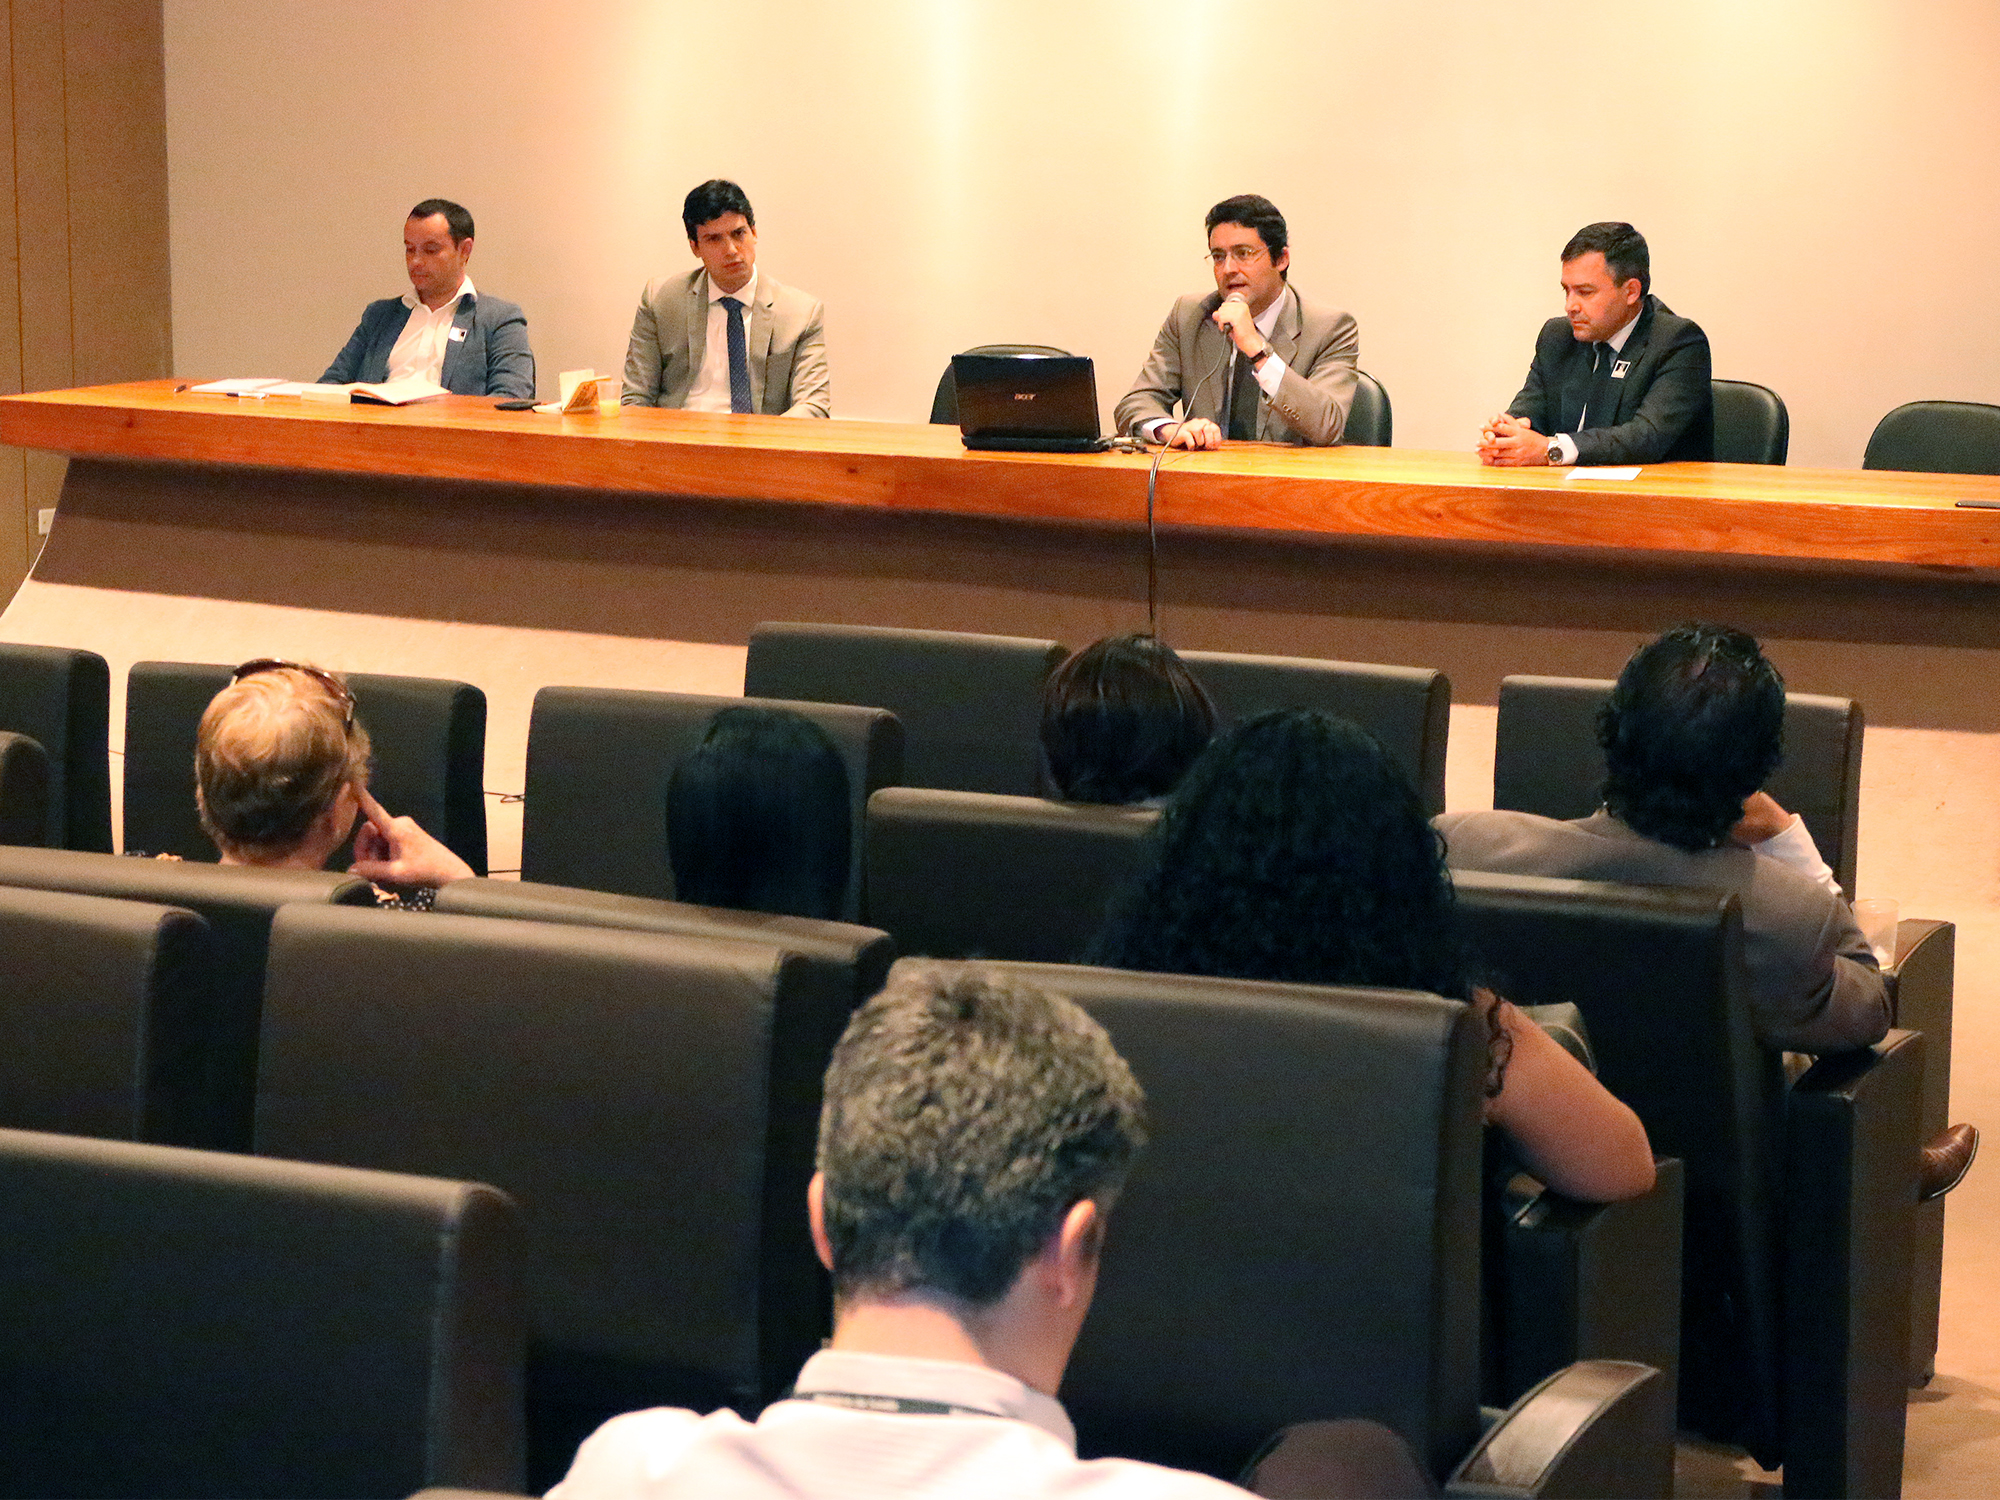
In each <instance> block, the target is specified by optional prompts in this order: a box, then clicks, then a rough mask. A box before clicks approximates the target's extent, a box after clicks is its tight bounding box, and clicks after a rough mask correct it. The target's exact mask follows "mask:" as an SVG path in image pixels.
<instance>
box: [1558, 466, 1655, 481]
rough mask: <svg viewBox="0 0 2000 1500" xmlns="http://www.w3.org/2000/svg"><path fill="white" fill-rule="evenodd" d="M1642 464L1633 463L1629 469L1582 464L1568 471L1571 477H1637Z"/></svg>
mask: <svg viewBox="0 0 2000 1500" xmlns="http://www.w3.org/2000/svg"><path fill="white" fill-rule="evenodd" d="M1643 467H1644V465H1642V464H1634V465H1632V467H1631V468H1629V469H1607V468H1603V467H1601V466H1596V465H1591V464H1583V465H1580V466H1579V467H1577V468H1574V469H1571V470H1570V471H1569V476H1568V477H1569V478H1571V479H1637V478H1638V477H1639V470H1640V469H1641V468H1643Z"/></svg>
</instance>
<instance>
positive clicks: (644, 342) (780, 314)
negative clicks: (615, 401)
mask: <svg viewBox="0 0 2000 1500" xmlns="http://www.w3.org/2000/svg"><path fill="white" fill-rule="evenodd" d="M708 291H709V285H708V273H707V272H706V271H702V270H696V271H691V272H689V273H687V274H686V275H683V276H663V277H661V278H660V279H659V280H658V281H655V282H652V283H650V284H649V285H648V286H647V287H646V295H645V296H643V297H641V298H640V299H639V311H638V312H637V313H636V314H635V315H634V316H633V319H632V340H631V342H630V343H628V344H627V345H626V346H625V396H624V403H625V405H627V406H672V407H680V406H685V405H687V398H688V392H689V391H690V390H692V389H693V388H694V382H695V377H696V376H697V375H699V374H700V373H701V362H702V357H703V356H704V355H705V354H706V353H707V352H708V300H709V299H708ZM825 324H826V312H825V309H824V308H823V307H822V306H821V304H820V302H819V301H818V299H817V298H815V297H813V296H811V295H809V294H808V293H806V292H801V291H799V290H797V289H796V288H794V287H788V286H786V285H785V284H784V283H782V282H780V281H777V280H775V279H774V278H772V277H770V276H767V275H765V274H764V273H763V272H762V271H759V272H758V273H757V298H756V301H755V302H754V303H753V304H752V305H751V307H750V316H749V318H748V320H747V321H746V323H745V326H744V330H743V332H744V337H745V339H746V340H747V341H748V343H749V353H750V405H751V407H752V409H753V410H756V411H760V412H768V413H770V414H772V415H781V416H787V417H826V416H831V415H832V414H833V378H832V377H831V376H830V375H829V374H828V373H827V365H826V327H825Z"/></svg>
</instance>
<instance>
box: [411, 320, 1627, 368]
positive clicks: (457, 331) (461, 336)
mask: <svg viewBox="0 0 2000 1500" xmlns="http://www.w3.org/2000/svg"><path fill="white" fill-rule="evenodd" d="M445 337H446V338H448V339H450V340H451V341H452V342H453V343H454V344H462V343H464V342H465V330H464V329H463V328H454V329H452V331H451V332H450V333H448V334H446V335H445ZM1619 373H1620V374H1623V373H1624V366H1622V365H1621V366H1619Z"/></svg>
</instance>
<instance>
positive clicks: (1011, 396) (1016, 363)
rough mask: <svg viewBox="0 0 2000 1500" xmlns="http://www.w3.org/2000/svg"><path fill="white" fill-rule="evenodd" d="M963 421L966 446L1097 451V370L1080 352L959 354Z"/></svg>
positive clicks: (954, 373) (956, 372)
mask: <svg viewBox="0 0 2000 1500" xmlns="http://www.w3.org/2000/svg"><path fill="white" fill-rule="evenodd" d="M951 379H952V383H953V384H954V385H956V386H957V387H958V426H959V433H960V436H961V437H962V438H963V440H964V443H965V446H966V447H968V448H981V449H986V450H989V451H994V452H1002V453H1010V452H1011V453H1094V452H1096V451H1097V450H1098V449H1100V448H1102V447H1103V446H1104V444H1103V442H1102V441H1101V440H1100V439H1099V438H1098V436H1097V376H1096V374H1095V372H1094V371H1093V370H1092V369H1091V364H1090V360H1089V359H1088V358H1087V357H1085V356H1083V355H1078V354H1061V355H1057V354H954V355H953V356H952V357H951Z"/></svg>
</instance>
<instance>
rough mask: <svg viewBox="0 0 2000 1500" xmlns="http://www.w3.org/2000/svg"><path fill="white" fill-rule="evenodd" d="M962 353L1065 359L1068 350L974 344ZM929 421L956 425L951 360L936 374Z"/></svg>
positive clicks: (956, 416) (1050, 346)
mask: <svg viewBox="0 0 2000 1500" xmlns="http://www.w3.org/2000/svg"><path fill="white" fill-rule="evenodd" d="M959 352H960V353H962V354H1047V355H1055V356H1057V357H1059V358H1064V359H1067V358H1068V357H1069V350H1067V349H1058V348H1056V347H1055V346H1054V345H1053V344H976V345H974V346H973V347H972V348H970V349H963V350H960V351H959ZM931 421H932V422H933V423H936V424H944V425H949V426H952V427H956V426H957V425H958V382H957V381H955V380H953V379H952V375H951V362H950V361H949V360H947V361H946V362H945V367H944V374H942V375H940V376H938V383H937V394H936V395H935V396H933V397H931Z"/></svg>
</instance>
